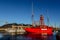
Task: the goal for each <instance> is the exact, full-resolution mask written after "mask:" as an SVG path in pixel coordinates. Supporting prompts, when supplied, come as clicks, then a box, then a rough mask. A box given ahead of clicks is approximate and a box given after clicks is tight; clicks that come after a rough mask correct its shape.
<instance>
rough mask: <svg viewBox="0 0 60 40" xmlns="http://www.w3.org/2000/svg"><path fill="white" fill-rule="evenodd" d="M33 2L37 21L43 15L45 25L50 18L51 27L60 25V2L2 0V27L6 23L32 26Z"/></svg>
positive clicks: (0, 5) (0, 8)
mask: <svg viewBox="0 0 60 40" xmlns="http://www.w3.org/2000/svg"><path fill="white" fill-rule="evenodd" d="M32 1H33V4H34V7H33V10H34V20H35V21H39V18H40V15H41V14H43V15H44V19H45V20H44V21H45V24H47V16H48V17H49V20H50V25H54V24H55V23H56V25H57V26H59V25H60V0H0V25H3V24H5V22H6V21H7V22H8V23H15V22H16V23H24V24H31V23H32V20H31V15H32ZM46 10H48V12H47V13H46Z"/></svg>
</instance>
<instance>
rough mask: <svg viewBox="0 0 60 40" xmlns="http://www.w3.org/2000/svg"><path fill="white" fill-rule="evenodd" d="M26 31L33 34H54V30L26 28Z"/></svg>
mask: <svg viewBox="0 0 60 40" xmlns="http://www.w3.org/2000/svg"><path fill="white" fill-rule="evenodd" d="M25 30H26V31H27V32H29V33H32V34H48V35H51V34H52V28H44V29H43V28H33V27H32V28H25Z"/></svg>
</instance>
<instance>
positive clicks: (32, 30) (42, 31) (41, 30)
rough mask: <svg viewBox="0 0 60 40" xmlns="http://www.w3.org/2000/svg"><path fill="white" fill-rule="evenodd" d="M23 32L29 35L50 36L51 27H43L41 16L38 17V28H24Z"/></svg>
mask: <svg viewBox="0 0 60 40" xmlns="http://www.w3.org/2000/svg"><path fill="white" fill-rule="evenodd" d="M25 30H26V31H27V32H29V33H33V34H49V35H50V34H52V30H53V28H52V27H49V26H46V25H44V17H43V16H42V15H41V17H40V26H39V27H38V26H36V27H31V28H25Z"/></svg>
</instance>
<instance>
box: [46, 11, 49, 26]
mask: <svg viewBox="0 0 60 40" xmlns="http://www.w3.org/2000/svg"><path fill="white" fill-rule="evenodd" d="M46 13H47V14H48V10H46ZM47 24H48V26H49V17H48V15H47Z"/></svg>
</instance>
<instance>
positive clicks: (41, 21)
mask: <svg viewBox="0 0 60 40" xmlns="http://www.w3.org/2000/svg"><path fill="white" fill-rule="evenodd" d="M40 25H44V17H43V15H40Z"/></svg>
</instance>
